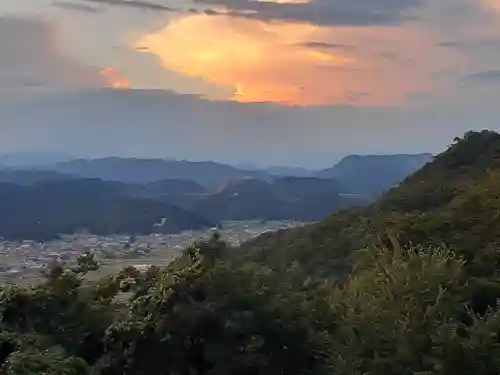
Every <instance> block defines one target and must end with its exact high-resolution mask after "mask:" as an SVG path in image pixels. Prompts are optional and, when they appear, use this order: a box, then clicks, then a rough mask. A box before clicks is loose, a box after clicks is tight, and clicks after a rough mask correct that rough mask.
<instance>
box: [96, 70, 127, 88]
mask: <svg viewBox="0 0 500 375" xmlns="http://www.w3.org/2000/svg"><path fill="white" fill-rule="evenodd" d="M100 74H101V76H102V77H103V79H104V81H105V83H106V86H107V87H110V88H113V89H127V88H130V86H131V85H130V81H129V80H128V79H127V78H126V77H123V76H122V75H121V74H120V73H119V72H118V71H117V70H116V69H115V68H114V67H112V66H109V67H106V68H104V69H102V70H101V71H100Z"/></svg>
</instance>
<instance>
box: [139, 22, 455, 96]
mask: <svg viewBox="0 0 500 375" xmlns="http://www.w3.org/2000/svg"><path fill="white" fill-rule="evenodd" d="M428 40H429V41H428ZM135 47H136V48H137V49H138V50H140V51H141V52H146V53H151V54H153V55H155V56H157V57H158V59H159V61H160V62H161V64H162V66H163V67H164V68H165V69H168V70H170V71H174V72H176V73H179V74H181V75H184V76H189V77H196V78H201V79H203V80H205V81H207V82H209V83H211V84H214V85H217V86H220V87H224V88H228V89H230V90H232V92H233V95H232V97H231V99H232V100H235V101H239V102H263V101H264V102H275V103H282V104H293V105H328V104H339V103H343V104H357V105H394V104H398V103H400V102H401V101H404V100H405V98H406V96H407V95H408V94H410V93H411V92H414V91H430V90H431V89H432V88H433V87H434V84H435V83H434V81H433V79H432V74H433V73H434V71H435V70H439V69H441V68H442V67H441V65H442V64H443V63H445V62H446V64H448V63H449V61H450V59H447V58H446V57H447V56H446V51H440V49H439V48H438V47H436V46H435V45H434V44H433V39H432V35H427V34H426V33H425V31H422V30H420V29H416V28H413V27H406V28H401V27H399V28H381V27H364V28H356V27H338V26H336V27H330V26H317V25H311V24H308V23H304V22H302V23H299V22H277V21H276V22H264V21H259V20H253V19H245V18H234V17H231V16H229V15H226V16H218V17H211V16H207V15H204V14H194V15H187V16H183V17H179V18H177V19H175V20H172V21H171V22H169V23H168V25H167V26H165V27H164V28H162V29H160V30H158V31H156V32H153V33H152V34H148V35H145V36H144V37H142V38H139V40H138V41H137V43H136V44H135ZM429 55H433V56H436V57H437V56H441V57H443V58H439V59H437V58H436V59H432V60H431V59H429V58H428V56H429ZM353 93H355V94H353ZM359 93H363V94H362V95H360V94H359Z"/></svg>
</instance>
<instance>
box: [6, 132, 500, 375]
mask: <svg viewBox="0 0 500 375" xmlns="http://www.w3.org/2000/svg"><path fill="white" fill-rule="evenodd" d="M499 168H500V135H498V134H496V133H493V132H487V131H485V132H471V133H467V134H466V135H465V136H464V137H463V138H459V139H457V140H456V141H455V143H454V144H453V145H452V146H450V148H449V150H447V151H446V152H445V153H443V154H442V155H439V156H438V157H436V158H435V159H434V160H433V161H432V162H430V163H429V164H427V165H426V166H425V167H423V168H422V169H421V170H420V171H419V172H417V173H415V174H414V175H413V176H411V177H409V178H408V179H407V180H405V181H404V182H403V183H402V184H401V185H400V186H399V187H397V188H395V189H393V190H392V191H390V192H388V193H387V194H385V195H384V196H383V197H382V198H381V199H380V200H378V201H377V202H375V203H374V204H372V205H371V206H369V207H367V208H362V209H352V210H346V211H343V212H339V213H335V214H333V215H332V216H331V217H329V218H328V219H327V220H325V221H323V222H321V223H318V224H314V225H311V226H308V227H305V228H301V229H297V230H292V231H286V232H280V233H275V234H269V235H265V236H262V237H261V238H259V239H257V240H256V241H254V242H252V243H249V244H247V245H245V246H244V247H242V248H241V249H232V248H229V247H228V246H227V245H226V244H225V243H224V242H223V241H221V239H220V237H219V236H217V235H214V236H213V237H212V238H211V239H210V240H209V241H206V242H202V243H198V244H196V245H194V246H192V247H191V248H189V249H186V250H185V252H184V253H183V255H182V256H181V257H180V258H179V259H177V260H176V261H174V262H173V263H172V264H170V265H169V266H168V267H166V268H165V269H159V268H155V267H152V268H150V269H149V270H148V271H147V272H139V271H138V270H136V269H134V268H127V269H124V270H122V271H121V272H120V273H118V274H116V275H112V276H109V277H106V278H104V279H102V280H99V281H97V282H89V281H87V277H86V276H87V274H88V273H89V272H93V271H94V270H96V269H97V268H98V267H99V264H98V260H97V259H95V257H94V256H93V254H92V253H85V254H82V255H81V256H80V257H79V259H78V264H77V265H75V266H74V267H70V268H65V267H63V266H60V265H54V266H53V267H50V268H48V269H47V270H46V271H45V274H44V280H43V282H41V283H40V284H39V285H36V286H32V287H27V288H21V287H16V286H10V285H5V286H3V287H2V288H1V290H0V362H1V370H0V373H2V374H5V375H33V374H51V375H143V374H144V375H146V374H147V375H157V374H158V375H188V374H189V375H205V374H214V375H215V374H217V375H221V374H222V375H223V374H238V375H256V374H264V375H274V374H315V375H316V374H325V375H327V374H329V375H365V374H370V375H405V374H408V375H414V374H426V375H427V374H436V375H437V374H440V375H441V374H442V375H462V374H463V375H470V374H478V375H490V374H491V375H496V374H499V373H500V336H499V335H500V306H499V305H498V303H497V300H498V297H500V279H499V277H498V269H499V263H500V246H499V245H500V194H499V191H498V187H499V186H500V171H499Z"/></svg>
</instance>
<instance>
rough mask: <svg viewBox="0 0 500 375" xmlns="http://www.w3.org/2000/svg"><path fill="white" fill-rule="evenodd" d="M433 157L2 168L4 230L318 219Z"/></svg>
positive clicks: (170, 227) (116, 161)
mask: <svg viewBox="0 0 500 375" xmlns="http://www.w3.org/2000/svg"><path fill="white" fill-rule="evenodd" d="M428 158H430V156H429V155H428V154H422V155H389V156H350V157H346V158H345V159H343V160H342V161H341V162H340V163H339V164H338V165H337V166H335V167H333V168H330V169H328V170H324V171H320V172H314V173H313V171H311V173H312V174H313V175H312V176H303V174H309V173H306V172H305V171H304V170H301V169H299V170H296V169H293V168H292V169H286V168H285V169H281V171H283V172H286V171H288V172H290V173H293V172H294V171H295V172H297V173H298V174H300V175H301V176H281V175H279V174H274V175H272V174H270V173H269V171H258V170H257V171H245V170H239V169H237V168H235V167H232V166H229V165H225V164H219V163H214V162H189V161H176V160H164V159H127V158H118V157H114V158H105V159H91V160H85V159H77V160H72V161H68V162H62V163H56V164H53V165H48V166H41V167H35V168H27V167H26V168H20V169H14V168H3V169H0V184H1V183H5V184H4V185H3V190H2V189H0V206H1V207H2V209H3V211H2V213H0V236H2V235H4V236H22V235H23V233H24V234H25V235H27V236H31V235H33V236H34V235H37V236H40V235H42V234H43V233H45V234H47V235H49V236H51V235H54V234H57V233H65V232H66V231H68V230H75V229H78V228H80V227H85V228H88V229H90V230H93V231H97V232H100V233H111V232H112V231H129V230H130V231H137V232H139V233H148V232H151V231H155V230H157V228H154V227H153V226H152V221H154V220H156V219H158V217H159V216H161V215H162V214H161V213H162V212H163V217H166V216H168V217H170V219H171V220H170V221H168V224H167V226H166V227H164V228H161V230H163V231H177V230H183V229H194V228H200V227H203V226H204V225H212V224H214V223H217V222H219V221H225V220H250V219H262V220H297V221H317V220H321V219H324V218H326V217H327V216H329V215H331V214H332V212H335V211H338V210H340V209H344V208H348V207H352V206H362V205H367V204H368V203H369V202H370V201H372V200H373V199H374V197H375V196H377V195H378V194H381V193H382V192H384V191H387V190H390V189H391V188H393V187H394V186H396V185H397V184H398V183H400V182H401V181H402V180H403V179H404V178H405V177H407V176H408V175H409V174H410V173H411V172H413V170H414V168H416V167H417V166H419V165H421V164H423V163H425V162H426V161H427V160H428ZM19 197H24V198H23V199H21V198H19ZM13 202H15V204H13ZM2 215H4V216H2ZM9 217H10V218H11V219H9ZM35 219H36V221H34V220H35ZM38 222H40V223H42V224H38Z"/></svg>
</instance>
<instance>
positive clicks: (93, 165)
mask: <svg viewBox="0 0 500 375" xmlns="http://www.w3.org/2000/svg"><path fill="white" fill-rule="evenodd" d="M45 168H47V169H51V170H55V171H57V172H60V173H67V174H72V175H76V176H80V177H85V178H100V179H102V180H107V181H120V182H126V183H132V184H136V183H138V184H145V183H150V182H156V181H161V180H165V179H177V180H191V181H194V182H196V183H197V184H199V185H202V186H207V187H214V186H218V185H220V184H224V183H225V182H227V181H229V180H232V179H239V178H245V177H260V178H266V175H265V173H263V172H251V171H242V170H239V169H237V168H234V167H231V166H229V165H225V164H219V163H214V162H190V161H176V160H164V159H127V158H117V157H114V158H104V159H90V160H88V159H78V160H72V161H69V162H64V163H57V164H54V165H52V166H47V167H45Z"/></svg>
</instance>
